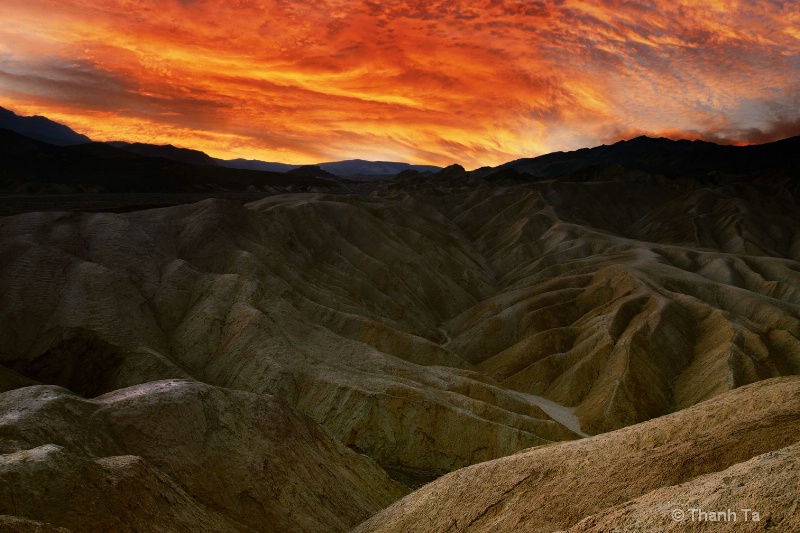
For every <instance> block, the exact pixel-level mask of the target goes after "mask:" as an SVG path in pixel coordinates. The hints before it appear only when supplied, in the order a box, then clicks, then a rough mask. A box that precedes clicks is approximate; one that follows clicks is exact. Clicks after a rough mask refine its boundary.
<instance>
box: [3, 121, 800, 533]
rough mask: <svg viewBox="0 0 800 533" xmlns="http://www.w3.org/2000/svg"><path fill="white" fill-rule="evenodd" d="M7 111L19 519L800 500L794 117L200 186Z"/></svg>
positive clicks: (15, 506) (40, 523) (772, 509)
mask: <svg viewBox="0 0 800 533" xmlns="http://www.w3.org/2000/svg"><path fill="white" fill-rule="evenodd" d="M6 136H7V137H8V138H9V140H8V142H7V143H6V146H7V147H8V146H12V145H13V146H17V148H15V150H16V151H14V150H11V149H8V150H6V153H4V154H3V155H4V157H6V158H11V159H13V161H15V163H14V165H16V166H14V167H13V168H12V167H11V166H9V167H7V168H11V169H12V170H10V171H8V172H7V173H6V174H5V175H3V176H2V177H3V179H4V180H5V181H4V182H3V183H4V184H5V187H6V189H5V190H7V191H9V192H8V193H7V195H6V200H5V202H6V203H5V204H4V205H8V206H12V207H9V209H12V210H11V211H9V212H8V213H7V216H3V217H0V324H2V333H0V365H2V366H0V391H2V394H0V454H2V455H0V495H1V496H0V515H2V516H0V524H2V527H3V528H5V529H7V530H9V531H64V530H68V531H112V530H113V531H142V530H149V531H187V530H193V531H309V532H313V531H349V530H351V529H353V528H355V529H354V530H355V531H359V532H367V531H387V532H389V531H437V532H438V531H541V532H545V531H547V532H555V531H570V532H579V531H580V532H583V531H587V532H588V531H597V532H599V531H612V530H618V531H694V530H704V531H705V530H709V531H726V530H728V529H726V527H730V525H731V524H730V523H718V522H708V521H705V522H702V523H699V522H692V521H691V512H690V509H703V510H714V511H716V510H719V509H729V508H730V509H734V510H736V511H738V512H739V515H738V520H737V526H738V529H737V531H738V530H741V531H763V530H774V531H795V530H800V518H798V516H800V513H798V512H797V511H798V505H800V468H799V466H800V460H799V459H798V453H799V452H800V448H798V446H800V377H798V376H800V205H798V202H797V198H798V193H800V190H798V187H799V185H798V183H800V182H799V181H798V175H797V173H798V161H797V156H796V155H792V154H796V153H800V148H798V138H795V139H789V140H787V141H782V142H781V143H773V144H771V145H763V146H761V147H745V148H734V147H719V146H717V145H712V144H710V143H689V142H682V143H676V142H673V141H666V140H663V139H662V140H659V139H644V138H639V139H634V140H631V141H627V142H621V143H618V144H616V145H613V146H610V147H600V148H595V149H592V150H587V151H579V152H570V153H566V154H563V153H559V154H551V155H550V156H543V157H542V158H537V159H533V160H520V161H516V162H510V163H508V164H506V165H503V166H501V167H497V168H483V169H478V170H475V171H472V172H467V171H465V170H464V169H463V168H461V167H458V166H451V167H448V168H445V169H443V170H440V171H437V172H432V171H422V172H421V171H418V170H413V169H409V170H406V171H404V172H401V173H400V174H398V175H397V176H396V177H395V178H393V179H381V180H374V181H369V180H367V181H360V182H358V183H359V185H358V187H355V188H354V187H351V185H352V182H347V181H344V180H341V179H338V178H336V177H331V176H330V175H327V174H325V175H323V174H320V173H317V170H320V171H321V169H319V167H314V168H316V169H317V170H314V168H311V169H306V170H305V171H303V172H300V173H296V174H295V175H294V177H292V176H291V175H289V174H282V175H280V179H278V178H275V181H272V182H271V181H270V175H268V173H259V172H257V171H252V170H235V169H234V170H231V169H228V170H221V169H218V168H216V167H212V166H211V165H207V168H206V169H205V170H203V171H202V172H201V175H202V176H203V180H205V181H203V182H202V183H203V186H202V187H200V189H202V190H196V189H192V190H188V189H186V187H185V184H186V183H187V182H191V179H192V176H193V175H194V174H193V172H194V171H195V169H196V168H199V167H202V165H194V164H193V163H180V162H176V161H172V162H169V163H166V162H165V161H167V160H164V159H159V160H158V161H156V162H153V161H150V160H148V159H147V158H144V157H143V156H138V155H137V156H135V157H136V159H134V161H135V165H134V166H130V161H128V163H127V165H128V167H127V168H129V169H130V168H133V169H135V172H134V171H131V173H130V174H128V175H123V176H122V177H121V178H120V180H122V181H119V182H117V183H116V184H115V185H113V186H106V185H103V183H104V181H103V179H104V176H106V174H104V172H106V171H105V170H103V169H108V168H113V166H114V165H116V164H117V163H116V161H117V159H119V158H123V156H121V155H120V154H119V152H118V151H114V150H118V149H117V148H113V147H110V146H109V147H103V146H97V145H96V144H97V143H94V144H92V145H83V146H84V148H81V149H80V150H76V149H75V148H63V147H58V148H56V147H53V148H51V147H49V146H44V145H42V144H39V141H30V140H29V141H24V140H20V139H19V138H17V137H15V136H13V135H10V134H6ZM12 141H13V142H12ZM26 142H27V143H28V144H27V145H25V143H26ZM14 143H16V144H14ZM31 143H33V145H31ZM31 146H33V148H31ZM89 147H91V150H89ZM109 149H113V150H109ZM729 149H730V150H729ZM26 150H28V151H30V150H34V151H36V153H38V154H40V157H39V158H38V161H39V163H37V164H38V165H40V167H41V169H42V170H41V172H42V173H47V172H50V171H49V170H48V169H49V168H50V167H49V166H48V165H51V164H55V163H52V161H51V160H50V159H48V158H56V159H55V160H56V161H58V160H59V159H58V158H63V157H69V158H72V159H70V160H73V159H74V160H75V161H77V163H76V165H79V166H78V167H76V168H82V169H87V168H91V169H95V170H97V169H100V170H98V171H97V172H95V173H94V174H92V176H91V179H88V178H87V179H86V180H84V178H83V176H82V175H81V173H80V172H77V171H76V172H73V173H71V174H69V175H68V176H67V178H65V179H66V181H64V182H60V181H58V180H55V181H54V180H53V179H50V178H48V180H42V179H41V178H40V175H38V174H36V175H34V174H31V173H30V172H29V170H30V168H33V167H26V166H25V165H24V161H25V158H26V157H27V155H26V154H28V153H29V152H26ZM12 152H13V153H12ZM9 154H11V155H9ZM42 154H44V155H42ZM65 154H66V155H65ZM76 154H78V155H76ZM98 154H100V155H98ZM12 156H13V157H12ZM133 157H134V156H133V155H131V156H127V155H126V156H124V158H133ZM98 158H100V159H98ZM11 159H9V160H11ZM98 160H102V161H101V163H98ZM48 161H50V162H48ZM174 165H178V166H177V167H175V166H174ZM174 168H178V169H180V174H179V178H180V179H179V180H178V181H176V182H174V183H170V184H169V186H168V187H166V188H163V189H159V188H158V183H160V182H159V181H158V180H156V179H155V178H154V179H153V180H152V182H149V181H137V176H138V174H137V173H146V172H160V173H162V174H163V175H165V176H168V175H169V172H170V169H174ZM14 169H17V170H14ZM19 169H23V170H24V172H23V170H19ZM198 172H199V171H198ZM228 172H234V173H233V174H229V173H228ZM309 172H310V174H309ZM322 172H325V171H322ZM203 173H205V174H203ZM42 175H43V174H42ZM49 175H50V174H48V176H49ZM160 175H161V174H159V176H160ZM255 175H258V178H259V179H260V180H261V181H260V182H259V183H258V186H257V187H251V188H250V189H249V190H247V189H246V188H243V187H239V185H240V184H241V183H246V182H247V180H249V179H250V178H251V177H252V176H255ZM123 178H124V179H123ZM159 179H162V178H159ZM164 179H165V178H164ZM293 180H297V181H293ZM98 184H100V185H98ZM130 184H134V185H135V187H133V186H131V185H130ZM101 185H102V186H101ZM131 187H133V188H132V189H131ZM132 193H137V194H140V195H151V196H145V197H131V196H130V194H132ZM62 194H68V195H69V196H67V197H64V196H62ZM85 194H88V195H93V196H82V195H85ZM167 194H173V195H174V196H164V195H167ZM187 194H200V195H204V196H203V197H202V198H201V197H191V198H188V199H187V197H186V196H185V195H187ZM250 195H253V196H250ZM142 198H146V199H147V201H148V202H150V201H153V202H156V204H155V205H158V206H159V207H158V208H147V207H153V204H147V203H146V204H144V205H142V204H141V201H142V200H141V199H142ZM65 199H68V200H70V201H73V200H74V201H77V202H78V203H77V204H69V206H68V207H71V208H66V209H65V208H63V207H64V206H62V208H60V209H59V202H61V201H62V200H65ZM81 202H83V203H81ZM137 202H139V203H137ZM0 203H2V202H0ZM43 206H45V207H43ZM143 208H147V209H143ZM675 509H680V510H682V511H684V512H685V513H686V516H685V517H684V518H685V520H683V521H675V520H674V519H673V517H672V515H671V514H670V513H671V511H673V510H675ZM742 509H751V510H755V511H756V512H757V513H758V514H759V520H758V521H753V520H748V521H745V519H744V513H742V511H741V510H742ZM750 518H752V517H750Z"/></svg>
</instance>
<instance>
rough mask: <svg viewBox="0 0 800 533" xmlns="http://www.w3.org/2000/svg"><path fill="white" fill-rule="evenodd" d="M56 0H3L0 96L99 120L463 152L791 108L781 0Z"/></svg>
mask: <svg viewBox="0 0 800 533" xmlns="http://www.w3.org/2000/svg"><path fill="white" fill-rule="evenodd" d="M65 4H66V3H64V2H58V1H55V0H24V1H23V0H5V1H4V2H3V6H2V7H0V15H1V16H2V17H3V20H4V21H5V22H6V23H5V24H4V26H3V27H2V28H0V105H3V106H5V107H9V108H11V109H13V110H15V111H17V112H31V113H39V114H47V115H50V116H52V117H54V118H57V119H60V120H63V121H64V122H66V123H67V124H69V125H71V126H73V127H74V128H75V129H77V130H79V131H82V132H85V133H87V134H88V135H90V136H92V137H94V138H97V139H118V138H125V139H127V140H135V141H151V142H153V141H155V142H171V143H173V144H179V145H180V144H182V145H187V146H192V147H196V148H199V149H203V150H205V151H207V152H209V153H211V154H212V155H216V156H220V157H248V158H261V159H271V160H282V161H287V162H297V163H308V162H314V161H320V160H331V159H342V158H349V157H361V158H369V159H402V160H408V161H411V162H417V163H434V164H442V165H444V164H449V163H453V162H458V163H461V164H463V165H465V166H467V167H477V166H482V165H487V164H498V163H502V162H504V161H507V160H510V159H515V158H518V157H523V156H531V155H536V154H539V153H542V152H546V151H552V150H564V149H574V148H579V147H581V146H586V145H596V144H600V143H603V142H612V141H615V140H618V139H619V138H620V137H621V136H624V135H626V134H627V133H629V132H638V133H648V134H652V135H659V134H664V135H669V136H673V137H675V136H685V137H689V138H705V139H709V140H717V141H723V142H733V143H747V142H761V141H768V140H773V139H774V138H777V137H780V136H783V135H786V134H792V133H796V132H797V124H798V123H800V111H798V106H797V105H796V104H797V103H798V101H800V79H799V77H800V75H799V74H798V73H799V72H800V31H798V30H797V29H796V28H798V27H800V8H799V7H797V5H796V3H794V2H779V1H766V2H759V3H745V2H738V1H735V0H714V1H711V2H705V3H702V6H701V5H700V3H697V2H692V1H689V0H681V1H678V2H676V1H669V2H667V1H665V0H659V1H653V2H630V1H623V0H618V1H614V0H544V1H523V0H518V1H513V0H483V1H471V2H457V3H454V2H447V1H443V0H434V1H425V2H422V1H411V0H406V1H386V2H377V1H373V0H355V1H349V0H315V1H313V2H312V1H310V0H292V1H288V0H267V1H259V2H255V1H247V0H239V1H233V2H230V1H226V2H223V1H221V0H219V1H218V0H195V1H191V2H190V1H186V0H183V1H181V0H166V1H164V2H158V3H156V2H145V1H135V0H76V1H74V2H70V3H69V4H68V5H65ZM41 13H48V14H49V16H48V17H42V16H41Z"/></svg>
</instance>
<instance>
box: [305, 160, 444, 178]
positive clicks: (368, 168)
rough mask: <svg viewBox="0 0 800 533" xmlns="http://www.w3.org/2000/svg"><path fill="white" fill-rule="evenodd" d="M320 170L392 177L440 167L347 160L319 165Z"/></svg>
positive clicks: (353, 174) (344, 174)
mask: <svg viewBox="0 0 800 533" xmlns="http://www.w3.org/2000/svg"><path fill="white" fill-rule="evenodd" d="M318 166H319V167H320V168H321V169H322V170H327V171H328V172H330V173H331V174H336V175H337V176H394V175H395V174H399V173H400V172H403V171H404V170H416V171H419V172H438V171H439V170H442V168H441V167H435V166H432V165H411V164H409V163H397V162H393V161H364V160H363V159H349V160H346V161H336V162H331V163H320V164H319V165H318Z"/></svg>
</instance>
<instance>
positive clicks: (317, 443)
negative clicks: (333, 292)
mask: <svg viewBox="0 0 800 533" xmlns="http://www.w3.org/2000/svg"><path fill="white" fill-rule="evenodd" d="M0 453H1V454H2V455H0V515H7V516H6V517H5V518H4V522H2V524H3V527H4V528H5V527H8V528H9V529H10V530H13V527H17V526H19V527H20V528H22V527H23V525H20V524H23V522H17V521H16V520H20V521H34V522H41V523H42V524H45V525H43V526H42V528H44V529H42V531H48V529H47V527H49V526H55V527H64V528H67V529H69V530H74V531H112V530H113V531H145V530H146V531H309V532H311V531H323V530H324V531H346V530H348V529H349V528H350V527H352V526H353V525H355V524H356V523H358V522H359V521H361V520H363V519H364V518H366V517H367V516H369V515H370V514H372V513H374V512H375V511H377V510H379V509H380V508H382V507H385V506H386V505H388V504H389V503H391V502H392V501H394V500H396V499H397V498H398V497H400V496H402V495H403V494H405V492H407V490H406V489H405V488H404V487H403V486H401V485H399V484H397V483H395V482H393V481H391V480H390V479H389V478H388V477H387V475H386V473H385V472H384V471H383V470H382V469H381V468H380V467H379V466H378V465H377V464H375V463H374V462H373V461H372V460H370V459H369V458H367V457H364V456H363V455H359V454H356V453H354V452H352V451H351V450H349V449H348V448H346V447H344V446H343V445H342V444H340V443H339V442H337V441H336V440H335V439H334V438H333V436H332V435H331V434H330V433H329V432H328V431H327V430H325V429H324V428H322V427H321V426H319V425H318V424H317V423H315V422H314V421H312V420H311V419H309V418H308V417H305V416H303V415H300V414H298V413H296V412H294V411H293V410H292V409H291V408H290V407H289V406H288V405H286V403H285V402H283V401H281V400H278V399H276V398H274V397H271V396H263V395H257V394H253V393H248V392H242V391H232V390H227V389H221V388H218V387H212V386H209V385H206V384H202V383H198V382H192V381H182V380H168V381H158V382H152V383H146V384H142V385H137V386H134V387H130V388H125V389H120V390H117V391H114V392H111V393H108V394H105V395H103V396H100V397H98V398H95V399H91V400H88V399H85V398H82V397H80V396H77V395H75V394H73V393H71V392H69V391H67V390H65V389H63V388H60V387H54V386H32V387H25V388H21V389H17V390H14V391H11V392H6V393H4V394H0ZM12 517H16V518H12ZM25 527H27V525H25ZM31 527H32V526H31ZM33 530H35V529H33Z"/></svg>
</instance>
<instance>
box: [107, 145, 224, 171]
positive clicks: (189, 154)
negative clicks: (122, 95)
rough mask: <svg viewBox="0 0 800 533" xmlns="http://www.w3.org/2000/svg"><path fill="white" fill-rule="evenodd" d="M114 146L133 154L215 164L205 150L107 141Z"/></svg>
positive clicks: (199, 163)
mask: <svg viewBox="0 0 800 533" xmlns="http://www.w3.org/2000/svg"><path fill="white" fill-rule="evenodd" d="M108 144H110V145H111V146H114V147H116V148H121V149H123V150H126V151H128V152H133V153H134V154H139V155H142V156H145V157H163V158H164V159H170V160H172V161H179V162H181V163H191V164H193V165H210V166H217V161H216V160H215V159H214V158H212V157H210V156H209V155H208V154H206V153H205V152H201V151H200V150H191V149H189V148H178V147H176V146H172V145H171V144H164V145H158V144H146V143H127V142H124V141H114V142H110V143H108Z"/></svg>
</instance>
